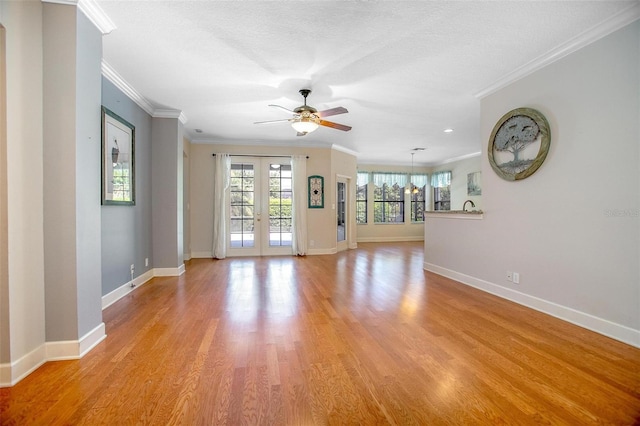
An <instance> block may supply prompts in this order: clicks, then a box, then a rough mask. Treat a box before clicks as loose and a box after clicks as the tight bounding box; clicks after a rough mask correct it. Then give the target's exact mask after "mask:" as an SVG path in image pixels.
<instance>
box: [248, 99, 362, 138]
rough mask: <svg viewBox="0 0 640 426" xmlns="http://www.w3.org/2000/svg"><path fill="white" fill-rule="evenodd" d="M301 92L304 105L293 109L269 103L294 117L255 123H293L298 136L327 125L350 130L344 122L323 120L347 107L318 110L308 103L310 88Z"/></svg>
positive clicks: (342, 112) (340, 112) (342, 111)
mask: <svg viewBox="0 0 640 426" xmlns="http://www.w3.org/2000/svg"><path fill="white" fill-rule="evenodd" d="M299 92H300V94H301V95H302V97H304V105H302V106H299V107H298V108H296V109H294V110H293V111H292V110H290V109H288V108H285V107H283V106H280V105H269V106H270V107H274V108H280V109H282V110H285V111H287V112H289V113H291V114H293V117H291V118H288V119H285V120H271V121H257V122H255V123H254V124H272V123H286V122H288V123H291V126H292V127H293V128H294V129H295V130H296V131H297V132H298V136H304V135H306V134H307V133H311V132H313V131H314V130H316V129H317V128H318V126H326V127H331V128H334V129H338V130H342V131H345V132H348V131H349V130H351V126H345V125H344V124H338V123H334V122H332V121H327V120H323V118H324V117H329V116H331V115H338V114H344V113H347V112H349V111H347V109H346V108H343V107H336V108H331V109H326V110H324V111H318V110H317V109H315V108H313V107H310V106H308V105H307V96H309V93H311V90H309V89H301V90H300V91H299Z"/></svg>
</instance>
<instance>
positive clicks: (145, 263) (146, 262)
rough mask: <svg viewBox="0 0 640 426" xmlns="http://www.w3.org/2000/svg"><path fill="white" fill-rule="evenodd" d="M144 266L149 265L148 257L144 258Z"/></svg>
mask: <svg viewBox="0 0 640 426" xmlns="http://www.w3.org/2000/svg"><path fill="white" fill-rule="evenodd" d="M144 266H149V258H148V257H145V258H144Z"/></svg>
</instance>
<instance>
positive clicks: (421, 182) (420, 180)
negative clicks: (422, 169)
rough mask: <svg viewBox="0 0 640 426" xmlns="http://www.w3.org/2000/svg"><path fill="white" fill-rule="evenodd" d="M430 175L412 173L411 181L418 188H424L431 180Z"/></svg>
mask: <svg viewBox="0 0 640 426" xmlns="http://www.w3.org/2000/svg"><path fill="white" fill-rule="evenodd" d="M428 179H429V176H428V175H426V174H415V175H411V183H412V184H414V185H415V186H417V187H418V188H422V187H423V186H425V185H426V184H427V182H428V181H429V180H428Z"/></svg>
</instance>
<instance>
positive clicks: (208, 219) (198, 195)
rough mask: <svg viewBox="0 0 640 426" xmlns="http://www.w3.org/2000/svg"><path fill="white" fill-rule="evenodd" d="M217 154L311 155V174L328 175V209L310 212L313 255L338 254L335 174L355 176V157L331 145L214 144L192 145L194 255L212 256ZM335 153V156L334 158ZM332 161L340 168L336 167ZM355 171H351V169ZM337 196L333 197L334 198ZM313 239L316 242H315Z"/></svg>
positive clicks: (192, 234) (192, 238)
mask: <svg viewBox="0 0 640 426" xmlns="http://www.w3.org/2000/svg"><path fill="white" fill-rule="evenodd" d="M213 153H229V154H244V155H283V156H288V155H295V154H298V155H308V156H309V159H308V160H307V175H309V176H311V175H320V176H323V177H324V178H325V208H323V209H309V210H308V211H307V224H308V231H307V237H308V240H309V241H308V243H309V254H323V253H335V251H336V245H337V241H336V239H337V237H336V232H337V231H336V226H337V225H336V216H335V210H332V209H331V203H332V200H334V201H333V202H334V203H335V192H334V188H333V187H334V186H335V175H336V174H342V175H354V176H355V157H354V156H351V155H350V154H346V153H342V152H337V153H336V152H335V150H333V149H329V148H311V147H283V146H263V145H261V146H253V145H245V146H242V145H221V144H216V145H211V144H197V143H192V144H191V146H190V164H189V168H190V171H191V173H190V187H189V190H190V194H189V204H190V228H191V235H190V240H191V256H192V257H211V248H212V238H213ZM332 155H334V157H332ZM332 161H334V162H335V167H336V169H335V170H334V169H333V166H332ZM350 167H351V168H352V170H349V168H350ZM332 197H333V198H332ZM312 241H313V245H311V242H312Z"/></svg>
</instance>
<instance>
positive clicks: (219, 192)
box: [212, 154, 231, 259]
mask: <svg viewBox="0 0 640 426" xmlns="http://www.w3.org/2000/svg"><path fill="white" fill-rule="evenodd" d="M214 173H215V174H214V178H213V251H212V252H213V257H215V258H217V259H224V258H225V257H227V188H229V180H230V178H229V176H230V174H231V157H229V154H216V157H215V171H214Z"/></svg>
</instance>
